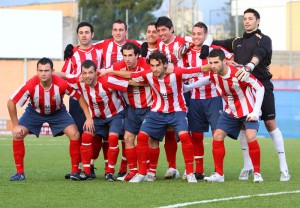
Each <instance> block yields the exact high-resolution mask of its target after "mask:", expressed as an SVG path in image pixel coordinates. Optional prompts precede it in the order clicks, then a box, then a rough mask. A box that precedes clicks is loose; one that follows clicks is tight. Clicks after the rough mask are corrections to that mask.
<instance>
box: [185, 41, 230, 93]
mask: <svg viewBox="0 0 300 208" xmlns="http://www.w3.org/2000/svg"><path fill="white" fill-rule="evenodd" d="M217 48H220V49H222V50H223V51H224V53H225V56H226V59H227V60H229V59H231V57H232V54H231V53H229V52H228V51H227V50H225V49H224V48H222V47H220V46H216V45H211V46H210V48H209V51H212V50H213V49H217ZM200 54H201V49H200V50H196V49H193V48H191V49H189V50H188V51H187V52H186V54H185V55H183V56H182V60H183V63H184V66H185V67H201V66H202V65H205V64H208V63H209V61H208V58H205V59H200V58H199V56H200ZM206 76H209V73H208V72H204V73H201V76H200V77H206ZM198 80H199V77H194V78H192V79H190V80H189V82H190V83H193V82H196V81H198ZM217 96H219V94H218V92H217V90H216V87H215V85H214V84H211V85H206V86H202V87H199V88H194V89H192V90H191V99H208V98H213V97H217Z"/></svg>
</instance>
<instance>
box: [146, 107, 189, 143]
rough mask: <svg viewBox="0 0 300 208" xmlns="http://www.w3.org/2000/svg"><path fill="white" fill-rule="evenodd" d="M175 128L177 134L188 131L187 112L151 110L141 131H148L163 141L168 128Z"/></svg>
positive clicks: (152, 136) (154, 137)
mask: <svg viewBox="0 0 300 208" xmlns="http://www.w3.org/2000/svg"><path fill="white" fill-rule="evenodd" d="M169 126H171V127H173V128H174V130H175V132H176V134H177V135H178V133H179V132H180V131H188V122H187V117H186V113H185V112H182V111H180V112H174V113H158V112H153V111H150V113H149V114H148V115H147V116H146V118H145V119H144V122H143V124H142V126H141V131H143V132H145V133H147V134H148V135H149V136H150V137H151V138H153V139H156V140H159V141H162V140H163V138H164V136H165V134H166V132H167V128H168V127H169Z"/></svg>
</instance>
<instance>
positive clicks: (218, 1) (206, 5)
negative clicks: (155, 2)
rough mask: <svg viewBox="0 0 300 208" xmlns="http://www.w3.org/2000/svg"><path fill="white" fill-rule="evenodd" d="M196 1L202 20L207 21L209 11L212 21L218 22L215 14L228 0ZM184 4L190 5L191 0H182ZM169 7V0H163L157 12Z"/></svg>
mask: <svg viewBox="0 0 300 208" xmlns="http://www.w3.org/2000/svg"><path fill="white" fill-rule="evenodd" d="M196 1H197V2H198V9H200V10H201V11H202V12H203V16H204V19H203V22H205V23H207V24H208V23H209V13H210V12H211V16H212V20H211V21H212V23H216V22H218V17H217V16H216V14H217V13H221V11H217V10H220V9H221V8H222V7H223V6H224V5H225V2H228V1H229V0H212V1H209V0H196ZM184 2H185V5H186V6H191V5H192V0H184ZM168 9H169V0H163V4H162V7H161V8H160V9H159V10H158V11H157V13H158V14H160V13H161V12H160V11H167V10H168Z"/></svg>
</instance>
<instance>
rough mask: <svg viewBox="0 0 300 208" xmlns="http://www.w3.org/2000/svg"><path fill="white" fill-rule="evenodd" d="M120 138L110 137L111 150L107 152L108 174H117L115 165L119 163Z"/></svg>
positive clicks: (113, 135)
mask: <svg viewBox="0 0 300 208" xmlns="http://www.w3.org/2000/svg"><path fill="white" fill-rule="evenodd" d="M118 141H119V136H118V135H115V134H112V135H109V136H108V143H109V148H108V152H107V156H108V167H107V172H106V173H112V174H114V172H115V165H116V163H117V159H118V155H119V151H120V150H119V146H118Z"/></svg>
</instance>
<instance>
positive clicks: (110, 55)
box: [97, 38, 142, 68]
mask: <svg viewBox="0 0 300 208" xmlns="http://www.w3.org/2000/svg"><path fill="white" fill-rule="evenodd" d="M126 42H133V43H134V44H136V45H137V46H139V47H140V46H141V44H142V42H138V41H136V40H129V39H126V41H125V42H124V44H125V43H126ZM124 44H122V45H119V44H117V43H116V42H115V41H114V39H113V38H110V39H105V40H102V41H100V42H98V43H97V48H100V49H103V55H102V56H103V64H102V67H104V68H109V67H110V66H111V65H113V64H114V63H116V62H119V61H122V60H123V55H122V53H121V48H122V46H123V45H124Z"/></svg>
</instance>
